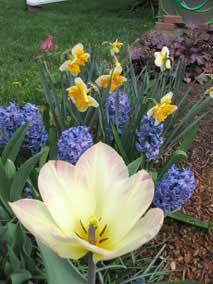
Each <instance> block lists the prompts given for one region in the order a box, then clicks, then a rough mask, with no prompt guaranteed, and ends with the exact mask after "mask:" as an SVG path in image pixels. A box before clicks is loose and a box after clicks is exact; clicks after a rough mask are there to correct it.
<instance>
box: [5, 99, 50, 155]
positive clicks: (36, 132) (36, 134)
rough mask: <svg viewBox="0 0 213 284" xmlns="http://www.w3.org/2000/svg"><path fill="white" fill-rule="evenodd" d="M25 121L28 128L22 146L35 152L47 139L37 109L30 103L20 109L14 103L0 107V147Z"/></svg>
mask: <svg viewBox="0 0 213 284" xmlns="http://www.w3.org/2000/svg"><path fill="white" fill-rule="evenodd" d="M26 122H29V128H28V131H27V133H26V135H25V139H24V145H23V146H24V147H25V148H27V149H28V150H30V151H31V152H32V153H33V154H35V153H37V152H38V151H39V150H40V148H41V147H42V146H43V145H44V144H45V143H46V141H47V132H46V130H45V128H44V125H43V122H42V117H41V114H40V112H39V109H38V108H37V107H36V106H34V105H32V104H26V105H25V106H24V107H23V109H22V110H21V109H20V108H19V107H18V106H17V105H16V104H15V103H10V104H9V106H8V107H6V108H3V107H0V147H2V146H4V145H5V144H6V143H7V142H8V141H9V140H10V138H11V137H12V136H13V134H14V133H15V131H16V130H17V128H19V127H20V126H21V125H23V124H24V123H26Z"/></svg>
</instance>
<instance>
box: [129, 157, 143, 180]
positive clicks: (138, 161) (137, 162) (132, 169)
mask: <svg viewBox="0 0 213 284" xmlns="http://www.w3.org/2000/svg"><path fill="white" fill-rule="evenodd" d="M142 161H143V156H141V157H139V158H137V159H136V160H134V161H132V162H131V163H130V164H129V165H128V171H129V175H130V176H131V175H134V174H135V173H136V172H137V171H138V169H139V168H140V166H141V164H142Z"/></svg>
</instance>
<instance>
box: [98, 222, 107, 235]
mask: <svg viewBox="0 0 213 284" xmlns="http://www.w3.org/2000/svg"><path fill="white" fill-rule="evenodd" d="M106 228H107V224H106V225H105V226H104V227H103V230H102V231H101V232H100V234H99V237H102V236H103V234H104V233H105V231H106Z"/></svg>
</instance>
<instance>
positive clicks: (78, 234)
mask: <svg viewBox="0 0 213 284" xmlns="http://www.w3.org/2000/svg"><path fill="white" fill-rule="evenodd" d="M75 234H76V235H77V236H78V237H79V238H80V239H82V240H83V239H84V238H83V237H82V236H81V235H79V234H78V233H77V232H75Z"/></svg>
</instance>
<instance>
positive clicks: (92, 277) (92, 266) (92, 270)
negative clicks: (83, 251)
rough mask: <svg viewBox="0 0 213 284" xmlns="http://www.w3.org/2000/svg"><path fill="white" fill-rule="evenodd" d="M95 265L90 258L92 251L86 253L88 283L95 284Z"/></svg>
mask: <svg viewBox="0 0 213 284" xmlns="http://www.w3.org/2000/svg"><path fill="white" fill-rule="evenodd" d="M95 278H96V265H95V263H94V262H93V259H92V252H90V253H89V255H88V284H95Z"/></svg>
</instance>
